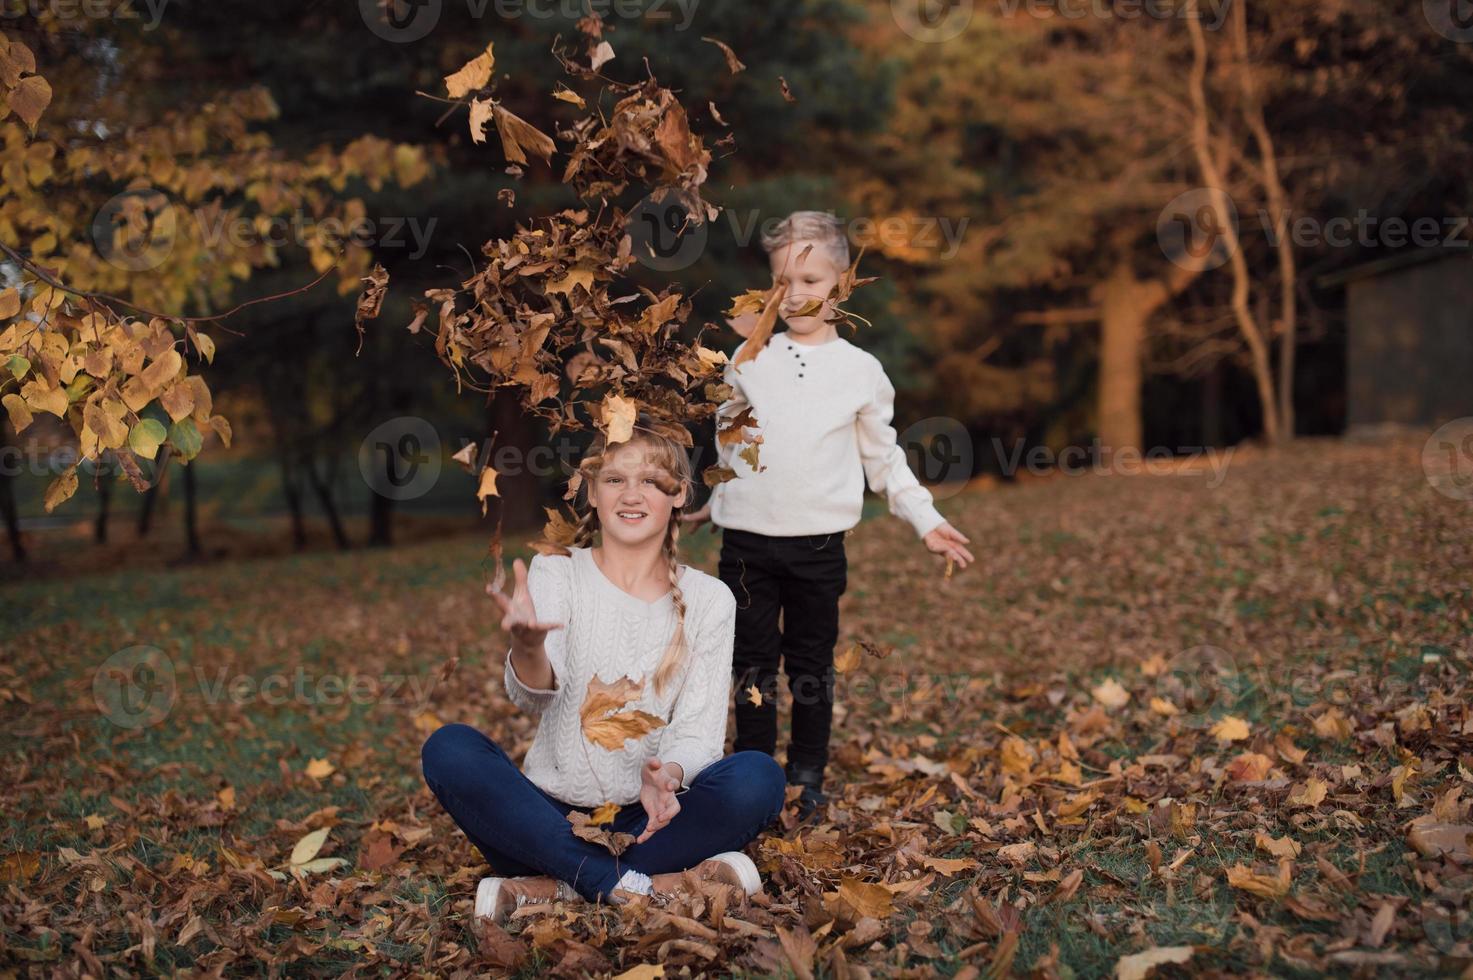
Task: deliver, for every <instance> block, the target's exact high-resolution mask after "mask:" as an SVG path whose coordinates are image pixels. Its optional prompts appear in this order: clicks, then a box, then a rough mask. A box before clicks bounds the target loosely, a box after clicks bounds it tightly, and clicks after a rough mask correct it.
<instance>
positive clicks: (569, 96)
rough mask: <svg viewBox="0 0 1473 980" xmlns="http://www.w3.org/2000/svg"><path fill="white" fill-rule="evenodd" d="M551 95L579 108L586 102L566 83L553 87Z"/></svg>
mask: <svg viewBox="0 0 1473 980" xmlns="http://www.w3.org/2000/svg"><path fill="white" fill-rule="evenodd" d="M552 97H553V98H554V99H560V100H561V101H563V102H569V103H572V104H573V105H575V106H577V107H578V108H580V109H582V108H584V107H585V105H586V104H587V103H585V102H584V101H583V96H581V95H579V94H578V93H577V92H574V91H573V90H572V89H570V88H568V87H567V86H566V85H562V86H559V87H558V88H555V89H553V91H552Z"/></svg>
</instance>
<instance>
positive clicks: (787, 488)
mask: <svg viewBox="0 0 1473 980" xmlns="http://www.w3.org/2000/svg"><path fill="white" fill-rule="evenodd" d="M746 345H747V344H746V341H743V342H742V343H741V345H740V346H738V347H737V352H740V351H741V350H742V349H743V348H744V347H746ZM732 358H733V360H735V358H736V353H735V352H734V353H733V354H732ZM725 380H726V383H727V384H729V385H731V389H732V395H731V398H729V399H728V400H727V401H725V402H723V403H722V405H721V407H720V408H719V409H718V412H717V415H718V418H720V419H722V420H727V419H730V418H733V417H734V416H736V415H739V414H740V413H741V412H742V411H743V410H744V409H746V408H748V407H749V406H750V407H751V409H752V414H753V415H755V416H756V417H757V428H756V429H755V430H753V429H748V430H747V431H746V434H747V436H748V437H752V436H754V435H761V436H762V444H761V447H760V448H759V450H758V464H759V465H760V466H761V467H763V468H762V469H760V470H756V471H754V470H753V468H752V466H751V465H750V464H748V463H747V461H746V460H744V459H742V458H741V457H740V456H739V455H738V452H739V451H740V450H741V449H742V448H743V447H742V446H741V445H731V446H723V445H721V444H720V442H719V441H718V443H717V454H718V457H719V459H720V462H721V464H722V465H724V466H729V467H731V468H732V470H734V471H735V472H736V478H735V479H732V480H727V481H726V482H725V483H719V484H717V485H716V489H715V490H713V491H712V493H711V520H712V522H713V523H714V524H716V526H718V527H729V528H735V529H737V530H741V531H755V532H756V533H758V534H769V535H773V536H775V537H791V536H795V535H800V534H832V533H835V532H838V531H847V530H849V529H850V528H851V527H853V526H854V525H856V524H858V523H859V517H860V514H861V512H862V511H863V508H864V484H865V480H866V478H867V479H868V480H869V485H870V489H871V490H874V491H875V493H881V494H884V495H885V498H886V500H887V501H888V503H889V506H890V513H892V514H894V515H895V516H896V517H899V518H901V519H902V520H904V521H905V522H906V523H908V524H909V525H910V526H911V527H912V528H914V529H915V532H916V534H917V535H918V536H919V537H922V538H924V537H925V536H926V535H927V534H929V533H930V532H931V531H933V530H935V529H936V528H937V527H939V526H941V524H943V523H944V522H945V521H946V518H944V517H942V516H941V512H940V511H938V510H937V509H936V505H935V503H934V502H933V501H932V499H931V492H930V491H929V490H927V489H926V488H925V487H923V486H921V482H920V481H919V480H917V479H916V477H915V474H914V473H912V472H911V471H910V465H909V463H908V462H907V460H906V458H905V450H904V449H902V448H901V447H900V446H899V445H897V443H896V436H895V430H894V429H893V428H892V427H891V426H890V421H891V419H892V418H893V417H894V415H895V388H894V386H892V385H891V384H890V379H889V378H888V377H887V376H886V375H885V368H884V366H883V365H881V364H880V362H879V360H878V359H877V358H876V357H875V356H874V355H873V354H871V353H869V352H868V351H866V350H862V349H861V348H858V347H855V346H854V345H853V344H851V343H849V341H847V340H845V339H844V338H842V337H839V338H837V339H835V340H831V341H829V342H828V343H825V344H816V345H815V344H798V343H794V342H793V341H792V340H789V339H788V337H787V335H786V334H783V333H779V334H775V335H774V336H773V337H772V339H771V340H770V341H769V342H768V344H767V346H766V347H764V348H763V349H762V350H761V351H760V352H758V354H757V356H756V357H754V358H753V359H752V360H750V361H748V362H746V363H745V364H743V365H741V366H740V367H736V366H734V365H728V366H727V368H726V378H725ZM722 424H725V422H724V421H723V423H722Z"/></svg>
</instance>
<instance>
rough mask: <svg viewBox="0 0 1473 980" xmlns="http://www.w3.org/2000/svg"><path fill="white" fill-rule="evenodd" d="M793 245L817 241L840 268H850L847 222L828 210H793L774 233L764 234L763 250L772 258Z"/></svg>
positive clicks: (772, 231) (767, 232)
mask: <svg viewBox="0 0 1473 980" xmlns="http://www.w3.org/2000/svg"><path fill="white" fill-rule="evenodd" d="M793 242H818V243H819V244H820V245H822V246H823V247H824V248H825V249H827V250H828V253H829V257H830V258H831V259H833V260H834V264H835V265H837V266H838V267H839V268H841V269H847V268H849V237H848V235H846V234H845V233H844V222H842V221H840V220H839V219H838V218H837V217H835V216H834V215H832V214H829V213H828V212H827V211H794V212H793V213H792V214H790V215H788V216H787V217H786V218H784V219H783V220H782V221H780V222H778V224H777V227H776V228H773V229H772V230H771V231H764V232H763V233H762V248H763V250H764V251H766V252H767V254H769V255H771V254H772V253H773V252H776V251H777V250H778V249H780V248H783V247H785V246H788V245H791V244H793Z"/></svg>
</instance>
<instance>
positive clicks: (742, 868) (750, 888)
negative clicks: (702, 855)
mask: <svg viewBox="0 0 1473 980" xmlns="http://www.w3.org/2000/svg"><path fill="white" fill-rule="evenodd" d="M713 861H714V862H717V863H719V864H723V865H725V866H726V867H725V868H722V869H713V870H715V871H716V872H717V874H716V875H715V877H719V878H720V879H721V880H723V881H726V882H728V883H729V884H733V885H738V886H740V888H741V889H742V891H744V892H746V893H747V894H748V895H755V894H757V893H758V892H760V891H761V890H762V875H761V874H759V873H758V871H757V865H756V864H754V863H752V859H751V858H749V857H747V856H746V855H745V854H743V853H742V852H741V851H723V852H722V853H720V854H717V855H716V856H714V857H709V858H707V859H706V860H705V861H702V862H701V864H702V865H706V866H709V865H710V864H711V862H713Z"/></svg>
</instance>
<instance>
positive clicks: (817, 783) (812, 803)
mask: <svg viewBox="0 0 1473 980" xmlns="http://www.w3.org/2000/svg"><path fill="white" fill-rule="evenodd" d="M784 768H785V769H786V771H787V775H788V785H790V786H801V787H803V792H802V794H801V795H799V797H798V820H799V822H802V821H804V820H807V819H809V818H810V817H812V816H813V815H814V814H815V813H817V814H819V815H820V816H821V815H823V813H825V812H826V808H827V807H828V805H829V798H828V794H826V793H825V792H824V791H823V770H822V769H807V768H804V767H802V766H796V767H795V766H793V765H792V764H791V763H790V764H788V765H787V766H785V767H784Z"/></svg>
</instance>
